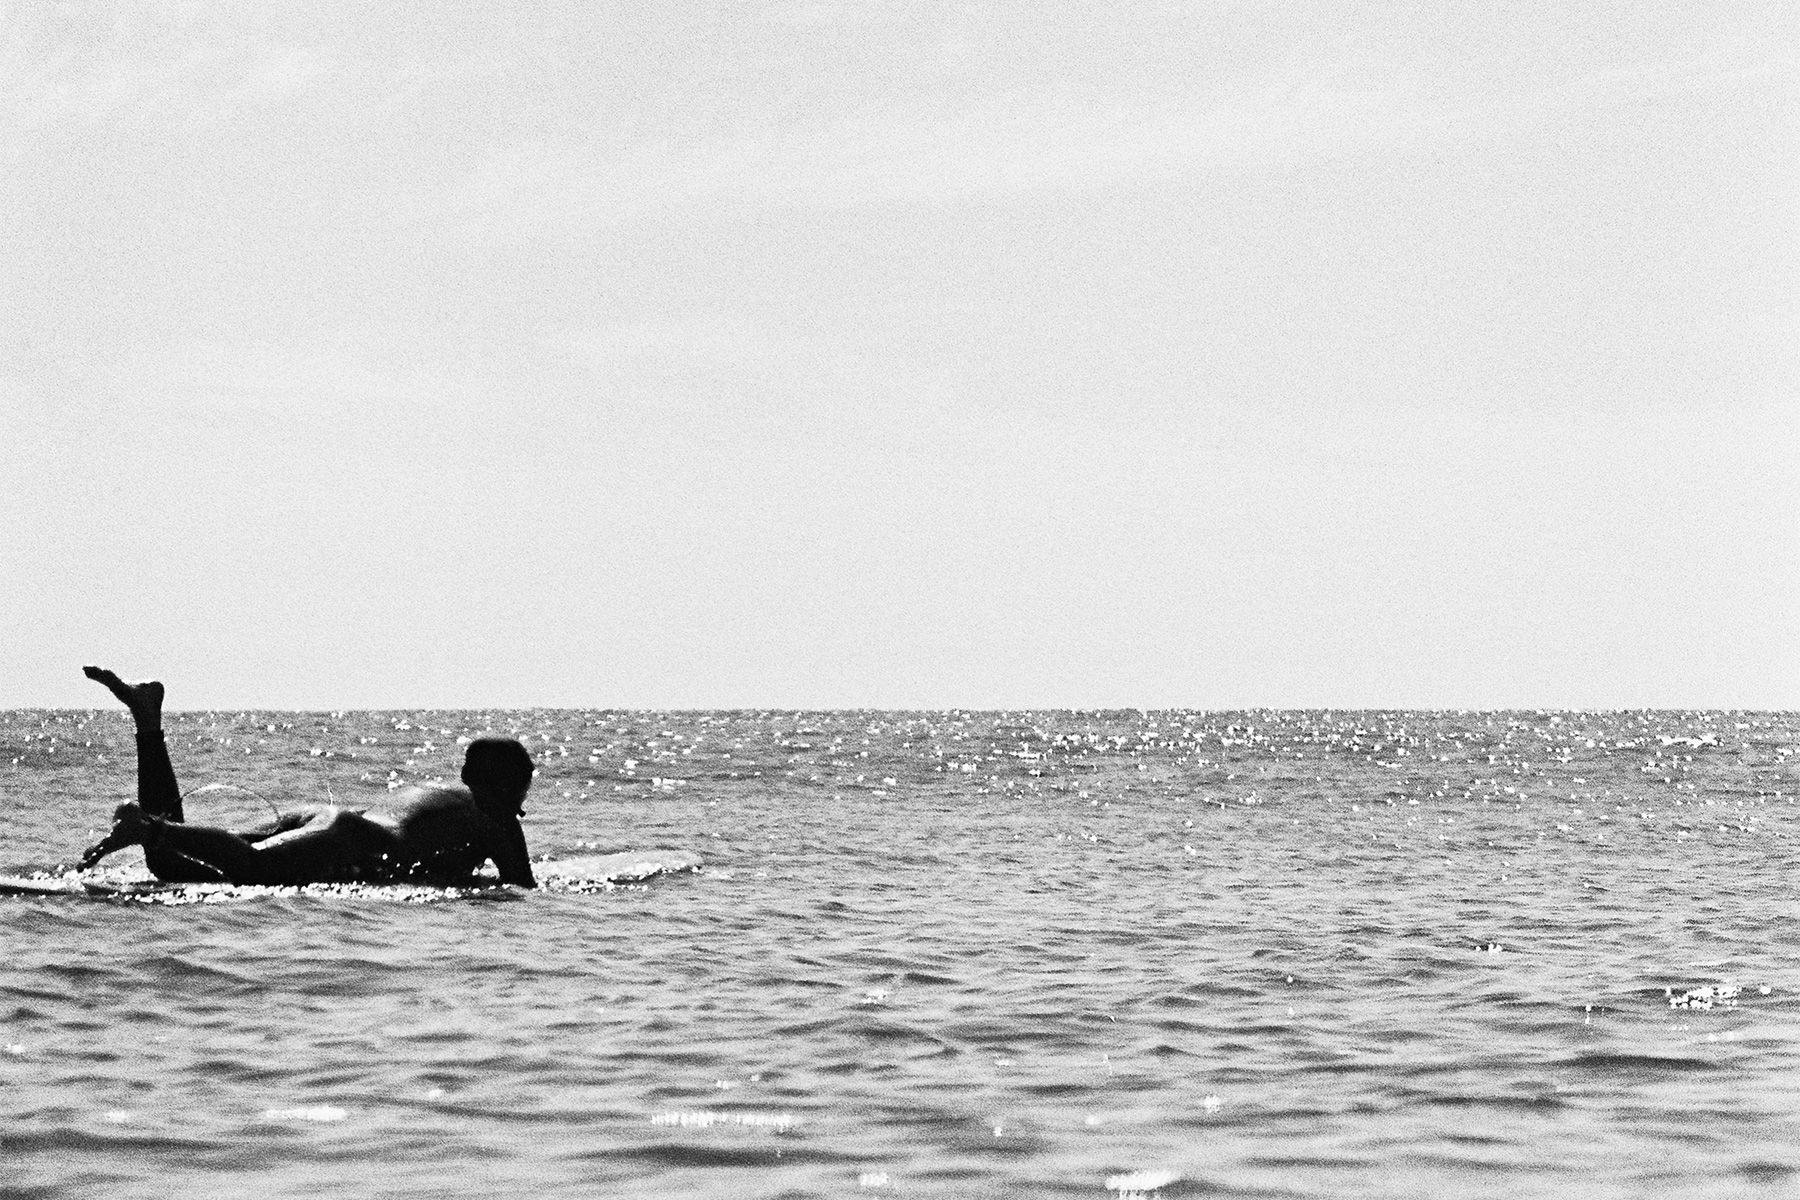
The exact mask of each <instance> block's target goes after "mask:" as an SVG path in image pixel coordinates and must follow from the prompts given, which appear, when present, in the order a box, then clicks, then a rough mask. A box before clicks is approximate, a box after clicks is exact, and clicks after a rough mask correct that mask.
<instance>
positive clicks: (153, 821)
mask: <svg viewBox="0 0 1800 1200" xmlns="http://www.w3.org/2000/svg"><path fill="white" fill-rule="evenodd" d="M82 673H83V674H84V675H86V676H87V677H88V678H89V679H92V680H94V681H95V682H97V683H100V684H102V685H104V686H105V687H106V689H107V690H108V691H110V692H112V694H113V695H114V696H117V697H118V698H119V700H120V702H121V703H123V704H124V705H125V707H126V708H127V709H129V710H130V711H131V719H132V721H133V723H134V724H135V725H136V727H137V760H138V765H137V789H138V791H137V794H138V798H137V801H136V803H132V804H121V805H120V806H119V807H118V810H117V811H116V812H115V813H114V814H113V827H112V831H111V832H110V833H108V834H107V835H106V837H104V838H102V839H101V840H100V841H99V842H97V843H95V844H94V845H93V846H90V847H88V849H87V850H86V851H85V852H84V853H83V854H82V856H81V865H82V866H83V867H90V866H93V865H94V864H95V863H97V862H99V861H100V860H101V859H102V858H105V857H106V856H107V855H108V854H111V853H113V852H114V851H115V850H120V849H123V848H124V847H126V846H135V845H141V846H143V848H144V861H145V863H147V864H148V865H149V867H150V870H151V872H152V873H153V874H154V875H155V876H156V877H157V878H158V879H161V880H165V881H167V882H171V883H237V884H279V885H290V884H304V883H349V882H362V883H432V884H458V883H468V882H469V881H470V877H471V875H472V874H473V872H474V870H475V868H477V867H479V866H480V865H481V864H482V863H484V862H488V861H492V862H493V864H494V866H495V867H496V868H497V869H498V870H499V872H500V882H502V883H511V884H517V885H518V886H520V887H536V886H537V881H536V880H535V879H534V878H533V877H532V874H531V861H530V859H529V858H528V857H527V853H526V849H525V831H524V830H523V829H522V828H521V827H520V825H519V817H520V815H521V814H522V813H523V812H524V811H525V793H526V791H527V790H528V789H529V788H530V787H531V777H532V772H533V767H532V762H531V755H530V754H528V753H527V752H526V750H525V747H524V746H522V745H520V744H519V743H518V742H516V741H514V740H512V739H511V738H478V739H476V740H475V741H473V742H471V743H469V749H468V754H467V756H466V757H465V758H464V760H463V768H462V781H463V786H461V787H457V786H455V785H448V786H434V787H424V788H418V789H415V794H414V796H413V797H412V799H411V801H410V803H408V804H407V806H406V807H405V808H404V809H403V810H402V811H401V812H400V813H399V814H397V815H395V816H387V815H375V816H370V815H368V814H365V813H362V812H356V811H353V810H350V809H342V808H336V807H332V808H327V809H324V810H322V811H320V812H319V813H317V814H314V815H307V814H292V813H284V814H282V815H281V816H280V817H278V818H277V819H276V820H275V821H274V822H272V823H271V824H270V825H268V826H266V827H264V828H261V829H254V830H248V831H245V832H243V833H233V832H231V831H230V830H227V829H218V828H214V827H211V826H205V825H189V824H187V823H186V820H185V815H184V813H183V811H182V805H181V789H180V787H179V786H178V785H177V783H176V781H175V768H174V765H173V764H172V763H171V762H170V761H169V748H168V743H167V741H166V740H165V739H164V736H163V728H162V704H163V685H162V684H160V683H157V682H154V681H150V682H146V683H126V682H125V681H124V680H122V679H120V678H119V677H118V676H117V675H116V674H114V673H113V672H111V671H109V670H106V669H105V668H102V667H83V668H82Z"/></svg>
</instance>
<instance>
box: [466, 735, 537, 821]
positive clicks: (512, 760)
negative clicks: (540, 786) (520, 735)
mask: <svg viewBox="0 0 1800 1200" xmlns="http://www.w3.org/2000/svg"><path fill="white" fill-rule="evenodd" d="M534 769H535V768H533V767H532V765H531V755H530V754H527V753H526V752H525V747H523V746H521V745H520V744H519V743H518V742H515V741H514V740H513V739H512V738H485V737H484V738H476V739H475V740H474V741H472V742H470V743H469V753H468V756H467V757H465V758H464V759H463V769H462V781H463V782H464V783H466V784H468V785H469V790H470V791H471V792H473V793H475V795H476V797H477V798H478V799H479V798H481V797H484V796H501V797H505V798H507V799H509V800H512V801H514V803H513V807H514V809H515V810H518V811H523V810H524V807H525V791H526V789H527V788H529V787H530V786H531V776H532V773H533V771H534Z"/></svg>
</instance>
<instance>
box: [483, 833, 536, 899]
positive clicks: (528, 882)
mask: <svg viewBox="0 0 1800 1200" xmlns="http://www.w3.org/2000/svg"><path fill="white" fill-rule="evenodd" d="M496 824H497V825H498V826H499V828H498V829H497V830H496V831H495V834H494V845H493V847H492V853H491V854H490V855H489V857H490V858H492V859H493V860H494V868H495V870H497V871H499V872H500V882H501V883H510V884H512V885H513V886H515V887H524V888H534V887H536V886H537V879H536V878H535V877H534V876H533V875H532V873H531V858H530V856H529V855H528V854H527V852H526V850H525V831H524V830H523V829H521V828H519V822H518V821H517V820H512V821H500V822H496Z"/></svg>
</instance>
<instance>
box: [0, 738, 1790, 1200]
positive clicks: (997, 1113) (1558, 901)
mask: <svg viewBox="0 0 1800 1200" xmlns="http://www.w3.org/2000/svg"><path fill="white" fill-rule="evenodd" d="M168 729H169V738H170V744H171V749H172V753H173V755H174V759H175V763H176V768H177V770H178V771H179V772H180V774H181V776H182V779H183V783H184V787H185V788H186V790H187V793H188V809H189V819H190V820H192V821H199V822H218V823H223V824H228V825H230V824H239V823H245V824H247V823H250V822H254V821H256V820H257V819H259V818H260V817H261V816H264V815H266V813H267V812H268V808H267V805H268V804H271V803H272V804H279V805H294V804H302V803H321V802H325V801H327V800H335V801H336V802H338V803H341V804H346V805H352V806H357V807H373V808H380V807H382V806H384V805H386V804H388V803H389V802H391V801H392V800H393V799H394V798H395V794H396V789H398V788H401V787H403V786H404V785H406V784H409V783H414V782H419V781H424V780H429V779H434V778H445V777H454V775H455V773H456V770H457V767H458V765H459V762H460V756H461V748H460V744H459V743H460V741H461V740H462V739H465V738H468V737H471V736H476V735H480V734H482V733H501V734H511V735H514V736H517V737H520V738H522V739H523V740H524V741H525V742H526V745H527V747H528V748H529V749H530V751H531V752H532V754H533V755H534V756H535V757H536V759H537V761H538V763H539V772H538V779H537V782H536V785H535V787H534V789H533V791H532V793H531V797H530V801H529V804H528V816H527V819H526V826H525V828H526V834H527V837H528V838H529V839H530V842H531V845H532V849H533V853H534V854H535V855H557V856H571V855H576V854H587V853H596V852H610V851H615V850H627V849H632V850H635V849H643V848H649V847H670V848H676V849H684V850H690V851H695V852H698V853H699V854H700V855H701V856H702V858H703V859H704V864H705V865H704V867H703V868H702V869H701V870H699V871H698V872H695V873H690V874H682V875H672V876H668V877H664V878H660V879H657V880H654V881H652V882H650V883H649V884H647V885H642V886H632V887H622V888H619V889H617V890H613V891H606V892H599V893H594V894H568V893H556V892H537V893H525V892H519V891H514V890H511V889H499V888H496V889H492V890H489V891H485V892H480V893H476V894H442V895H439V894H436V893H432V894H427V895H424V896H420V895H419V894H416V893H413V892H409V891H406V890H402V889H394V890H383V889H374V890H365V891H362V892H350V893H345V892H342V891H331V890H324V889H316V890H310V891H309V890H298V891H296V890H277V889H264V890H258V889H244V890H242V891H237V892H228V893H220V894H214V895H211V896H205V897H203V896H190V897H188V899H191V900H197V901H201V900H203V901H204V902H194V903H176V904H170V903H147V902H142V901H136V900H97V899H76V898H72V897H66V898H65V897H56V898H9V897H0V1196H4V1197H6V1198H7V1200H24V1198H27V1197H33V1198H35V1197H63V1196H68V1197H77V1196H79V1197H83V1198H93V1197H112V1196H144V1197H152V1196H170V1195H180V1196H183V1197H194V1198H200V1197H215V1196H217V1197H226V1196H248V1195H263V1196H293V1197H312V1196H326V1195H330V1196H351V1197H356V1196H382V1197H437V1196H444V1197H457V1196H514V1195H518V1196H533V1197H577V1196H649V1197H656V1196H673V1197H682V1198H684V1200H696V1198H701V1197H720V1198H725V1197H731V1198H741V1197H778V1196H779V1197H813V1196H859V1197H886V1196H894V1197H903V1196H905V1197H918V1196H928V1197H1014V1196H1017V1197H1053V1196H1069V1197H1086V1198H1088V1200H1115V1198H1123V1197H1135V1196H1152V1195H1160V1196H1164V1197H1170V1198H1174V1197H1186V1196H1257V1197H1289V1196H1292V1197H1368V1198H1371V1200H1373V1198H1375V1197H1381V1198H1384V1200H1385V1198H1390V1197H1411V1196H1417V1197H1427V1196H1429V1197H1438V1196H1521V1197H1537V1196H1542V1197H1552V1196H1554V1197H1564V1196H1583V1197H1609V1196H1618V1197H1641V1196H1649V1195H1653V1194H1656V1195H1684V1194H1692V1195H1706V1196H1762V1195H1792V1194H1795V1192H1796V1191H1800V921H1797V920H1796V918H1797V917H1800V905H1797V903H1796V897H1795V882H1796V880H1797V878H1800V813H1797V811H1796V805H1795V795H1796V792H1800V766H1797V765H1796V761H1795V760H1796V757H1797V756H1796V746H1797V744H1800V716H1796V715H1794V714H1766V713H1724V712H1610V713H1569V712H1565V713H1548V712H1545V713H1535V712H1510V713H1462V712H1454V713H1452V712H1435V713H1425V712H1237V713H1200V712H1138V711H1109V712H1069V711H1056V712H1012V713H979V712H920V713H889V712H826V713H809V712H717V713H657V712H582V711H495V712H473V711H455V712H451V711H444V712H378V713H368V712H340V713H290V712H241V713H240V712H214V713H177V714H171V715H170V717H169V721H168ZM132 771H133V760H132V742H131V738H130V727H129V723H128V722H127V720H126V719H125V717H124V716H123V715H122V714H120V713H119V712H117V711H115V710H110V709H108V710H102V711H100V712H44V711H15V712H8V713H0V806H3V808H0V812H3V814H4V818H5V819H4V822H3V823H0V870H3V871H7V872H12V873H19V872H25V871H32V870H41V869H49V868H54V867H56V866H58V865H59V864H66V863H68V862H70V861H72V860H73V859H74V857H75V856H76V855H77V854H78V853H79V851H80V849H81V848H82V847H83V846H84V845H86V844H87V843H88V842H89V841H91V840H92V839H93V838H94V837H96V836H97V835H98V834H99V832H100V831H101V830H103V829H104V827H105V826H106V824H107V821H108V814H109V812H110V810H111V808H112V806H113V805H114V804H116V803H118V802H119V801H121V800H126V799H129V798H131V795H132V777H133V776H132ZM243 789H247V790H243ZM116 861H117V864H118V869H120V870H123V871H126V872H129V871H130V870H132V869H133V868H132V863H133V862H134V861H136V862H139V863H141V857H140V856H139V855H138V854H137V852H136V851H128V852H126V853H124V854H121V855H119V856H118V857H117V860H116ZM165 899H166V897H165ZM422 899H423V900H425V901H428V902H420V901H421V900H422Z"/></svg>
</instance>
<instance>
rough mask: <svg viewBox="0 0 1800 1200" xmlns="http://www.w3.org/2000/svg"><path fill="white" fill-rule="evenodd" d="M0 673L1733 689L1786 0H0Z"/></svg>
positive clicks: (1785, 144) (797, 700)
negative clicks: (471, 3)
mask: <svg viewBox="0 0 1800 1200" xmlns="http://www.w3.org/2000/svg"><path fill="white" fill-rule="evenodd" d="M0 18H3V19H0V28H3V29H4V48H3V50H0V216H3V218H4V219H3V220H0V421H3V430H4V431H3V432H0V706H24V705H32V706H35V705H80V706H93V705H101V704H106V703H109V701H107V700H106V698H105V697H104V696H101V695H99V694H98V689H97V688H95V687H94V685H92V684H90V683H87V682H86V681H85V680H83V679H81V678H80V676H79V672H78V668H79V667H80V665H81V664H83V663H85V662H101V663H107V664H111V665H113V666H115V667H117V668H118V669H119V670H120V671H122V672H123V673H126V674H127V675H133V676H137V675H150V674H154V675H157V676H160V677H161V678H163V679H165V680H167V681H168V683H169V685H170V700H171V703H172V704H173V705H177V706H182V707H313V708H340V707H367V706H395V707H400V706H406V707H412V706H434V705H435V706H451V705H456V706H489V705H522V704H543V705H595V706H601V705H604V706H679V707H692V706H708V707H710V706H783V707H787V706H883V707H893V706H929V707H942V706H952V705H954V706H984V707H985V706H1023V705H1037V706H1053V705H1054V706H1083V707H1086V706H1098V705H1118V706H1139V705H1142V706H1164V705H1179V706H1193V707H1215V708H1217V707H1238V706H1255V705H1278V706H1290V705H1294V706H1298V705H1307V706H1314V705H1332V706H1350V705H1354V706H1401V705H1404V706H1457V707H1499V706H1509V707H1510V706H1555V707H1564V706H1580V707H1615V706H1643V705H1655V706H1733V707H1784V708H1800V407H1797V406H1796V396H1797V384H1800V203H1797V202H1800V137H1797V136H1796V135H1797V134H1800V49H1797V48H1800V6H1796V5H1794V4H1792V3H1791V0H1772V2H1769V3H1760V4H1742V5H1737V4H1705V3H1695V2H1693V0H1682V2H1679V3H1660V4H1659V3H1639V2H1634V3H1600V2H1596V0H1567V2H1562V0H1556V2H1553V0H1543V2H1538V3H1493V4H1479V5H1464V4H1437V5H1431V4H1427V5H1420V4H1415V3H1405V4H1400V3H1394V4H1382V3H1347V2H1337V3H1309V2H1306V0H1278V2H1271V3H1201V2H1197V0H1183V2H1179V3H1153V2H1147V0H1132V2H1129V3H1120V2H1119V0H1112V2H1110V3H1106V4H1074V3H1068V4H1053V3H1010V4H984V3H964V4H955V3H938V2H936V0H896V2H894V3H875V2H870V3H855V2H850V0H844V2H836V3H834V2H820V3H764V2H761V0H738V2H732V3H717V2H708V0H681V2H679V3H667V4H655V3H650V4H646V3H638V4H631V5H614V4H591V3H585V2H584V3H571V4H561V5H558V4H531V5H523V6H514V5H498V4H496V5H487V6H481V7H465V6H459V5H450V4H442V3H418V4H410V5H368V4H334V3H328V2H327V3H322V2H320V0H307V2H306V3H304V4H279V3H257V4H226V3H217V4H214V3H202V2H183V0H171V2H167V3H149V4H142V5H137V4H118V5H107V4H99V3H70V4H50V3H12V4H5V3H0Z"/></svg>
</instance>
